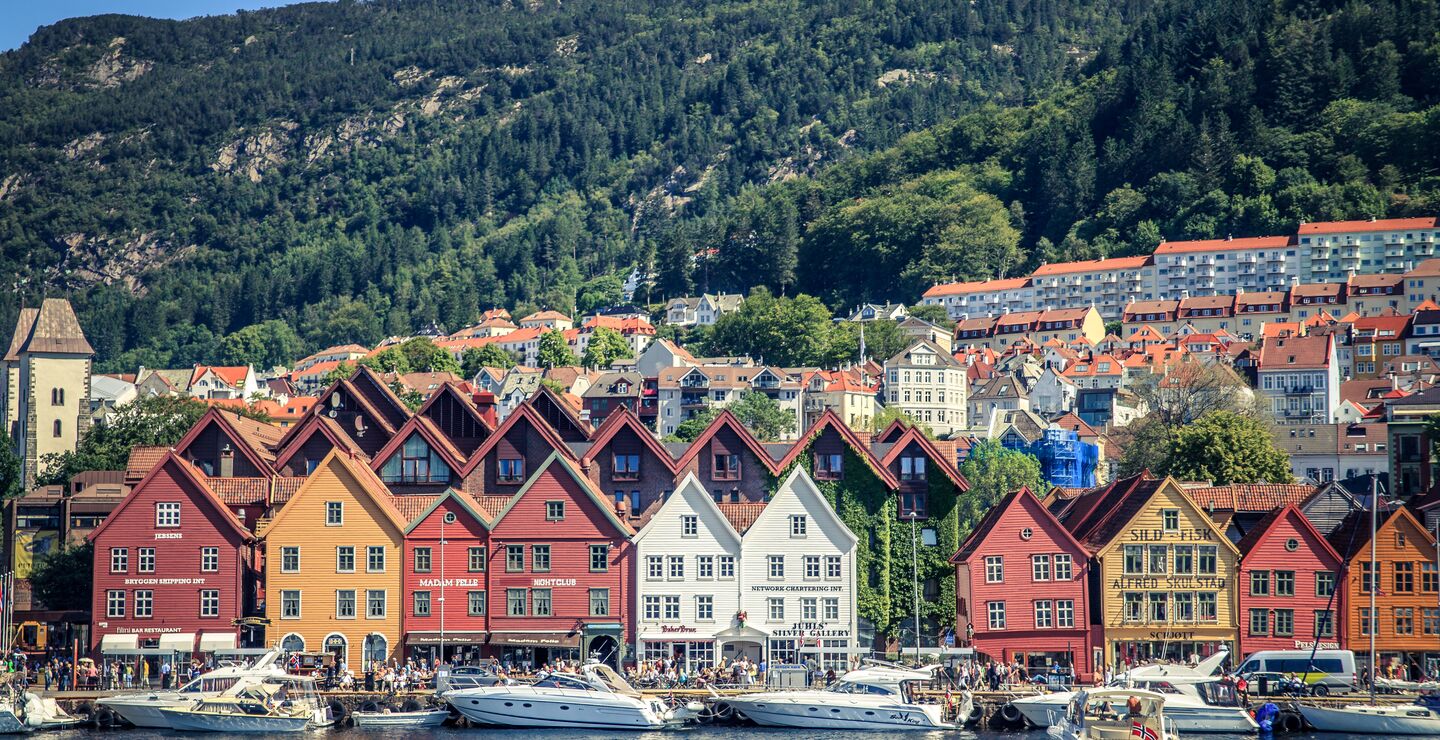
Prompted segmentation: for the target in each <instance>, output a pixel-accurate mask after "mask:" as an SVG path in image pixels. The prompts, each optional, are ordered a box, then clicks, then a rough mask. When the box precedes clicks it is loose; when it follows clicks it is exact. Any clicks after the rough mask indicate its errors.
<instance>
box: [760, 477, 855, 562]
mask: <svg viewBox="0 0 1440 740" xmlns="http://www.w3.org/2000/svg"><path fill="white" fill-rule="evenodd" d="M786 492H789V494H790V495H792V496H795V497H796V498H799V499H801V500H802V501H804V502H805V510H806V511H808V512H810V513H812V514H819V515H821V516H822V517H824V518H825V519H826V520H827V521H829V522H830V525H831V526H832V527H834V528H835V529H836V530H838V531H839V533H840V534H841V535H842V537H843V538H844V539H845V540H847V541H848V546H847V548H846V549H849V548H850V547H854V546H855V543H857V542H859V541H860V540H859V538H858V537H856V536H855V533H854V532H851V531H850V528H849V527H847V526H845V522H844V521H842V520H841V519H840V515H839V514H836V513H835V509H834V508H833V507H832V506H830V502H829V501H827V500H826V499H825V494H823V493H820V489H819V488H818V487H817V486H816V485H815V481H814V480H812V479H811V478H810V474H809V473H806V472H805V469H804V468H801V467H796V468H795V469H793V470H791V471H790V474H789V475H787V476H785V480H784V482H782V483H781V484H780V487H779V488H776V489H775V495H773V496H771V497H770V501H769V502H767V503H766V504H765V510H764V511H762V512H760V516H758V517H756V518H755V523H754V524H751V525H750V528H749V529H747V530H746V531H745V537H749V536H750V533H751V532H757V531H761V530H759V529H758V526H759V525H760V523H761V522H764V521H766V520H767V519H768V518H770V517H775V516H784V515H783V514H777V513H775V512H777V511H779V510H780V509H782V508H784V507H782V506H777V505H776V503H777V502H780V501H783V500H784V496H785V494H786Z"/></svg>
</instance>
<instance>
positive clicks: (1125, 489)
mask: <svg viewBox="0 0 1440 740" xmlns="http://www.w3.org/2000/svg"><path fill="white" fill-rule="evenodd" d="M1059 516H1060V519H1061V521H1062V522H1063V523H1064V524H1065V526H1066V527H1067V528H1068V529H1069V530H1070V531H1071V533H1073V534H1074V535H1075V537H1076V539H1078V540H1079V541H1080V543H1081V544H1082V545H1084V546H1085V548H1086V549H1087V550H1089V551H1090V553H1091V556H1092V558H1093V559H1094V563H1093V564H1092V568H1091V573H1092V574H1093V575H1092V577H1094V578H1097V579H1099V581H1100V582H1099V588H1098V589H1097V591H1098V593H1099V594H1100V602H1099V604H1097V605H1096V608H1095V613H1096V614H1098V615H1100V616H1101V620H1102V624H1101V629H1102V631H1103V634H1101V635H1095V636H1093V640H1092V645H1093V649H1094V651H1095V652H1096V655H1095V658H1096V660H1097V665H1108V666H1111V667H1116V668H1118V669H1123V667H1124V666H1125V665H1126V664H1127V663H1135V662H1138V661H1144V660H1152V659H1177V660H1189V659H1191V658H1193V657H1200V658H1204V657H1206V656H1209V655H1211V654H1213V653H1214V652H1216V651H1217V650H1219V649H1221V648H1227V649H1229V650H1230V651H1231V653H1232V654H1234V651H1235V647H1236V641H1237V638H1238V636H1239V632H1238V623H1237V622H1236V614H1237V610H1236V590H1235V589H1236V585H1235V573H1236V567H1237V563H1238V561H1239V550H1238V549H1236V547H1235V545H1234V544H1233V543H1232V542H1230V540H1229V538H1227V537H1226V536H1225V533H1224V531H1223V530H1222V529H1220V528H1219V527H1218V526H1217V525H1216V524H1215V522H1214V521H1213V520H1212V519H1211V518H1210V517H1209V516H1208V515H1207V514H1206V513H1205V511H1204V510H1203V509H1202V508H1200V506H1199V505H1197V504H1196V503H1195V502H1194V500H1192V499H1191V498H1190V497H1189V496H1188V495H1187V494H1186V493H1185V491H1184V489H1182V488H1181V487H1180V486H1179V485H1178V484H1176V482H1175V481H1174V480H1173V479H1171V478H1165V479H1163V480H1162V479H1155V478H1151V477H1140V476H1137V477H1134V478H1125V479H1122V480H1118V481H1115V482H1114V483H1111V484H1110V485H1108V486H1106V487H1104V488H1102V489H1099V490H1098V491H1095V492H1094V493H1090V494H1087V495H1083V496H1080V497H1078V498H1075V499H1073V500H1072V501H1070V502H1069V503H1068V504H1066V505H1065V506H1064V508H1063V509H1061V511H1060V514H1059Z"/></svg>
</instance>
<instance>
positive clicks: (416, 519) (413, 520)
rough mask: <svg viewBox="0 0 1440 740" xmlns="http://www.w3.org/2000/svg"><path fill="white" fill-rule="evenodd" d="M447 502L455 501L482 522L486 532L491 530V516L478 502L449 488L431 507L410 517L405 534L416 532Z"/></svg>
mask: <svg viewBox="0 0 1440 740" xmlns="http://www.w3.org/2000/svg"><path fill="white" fill-rule="evenodd" d="M445 501H454V502H455V503H457V504H459V505H460V508H462V509H464V510H465V511H466V513H468V514H469V515H470V516H472V517H475V521H477V522H480V526H482V527H484V528H485V530H486V531H489V530H490V522H491V519H490V516H489V515H488V514H486V513H485V510H484V509H483V508H482V507H481V506H480V503H479V502H478V501H476V500H475V499H473V498H471V497H470V496H468V495H466V494H463V493H461V492H459V491H457V490H455V489H453V488H447V489H445V492H444V493H442V494H440V495H439V496H436V497H435V500H434V501H432V502H430V505H429V506H427V507H425V509H424V510H423V511H421V512H420V513H419V514H416V515H415V516H413V517H410V523H409V524H407V525H406V526H405V534H406V535H409V534H410V533H411V532H412V531H414V529H415V528H416V527H418V526H420V523H421V522H423V521H425V520H426V519H427V518H429V516H430V515H431V514H434V513H435V510H436V509H438V508H440V504H441V503H443V502H445Z"/></svg>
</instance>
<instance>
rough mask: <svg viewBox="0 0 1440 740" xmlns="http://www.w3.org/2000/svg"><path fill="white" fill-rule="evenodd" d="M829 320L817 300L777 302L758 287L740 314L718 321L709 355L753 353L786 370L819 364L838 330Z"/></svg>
mask: <svg viewBox="0 0 1440 740" xmlns="http://www.w3.org/2000/svg"><path fill="white" fill-rule="evenodd" d="M830 319H831V317H830V310H829V309H827V308H825V304H823V303H821V302H820V301H819V299H817V298H815V297H813V296H808V295H799V296H795V297H794V298H788V297H780V298H776V297H775V296H772V295H771V294H770V291H768V290H765V289H764V288H757V289H755V290H753V291H751V293H750V295H749V297H748V298H746V299H745V302H744V303H743V304H741V306H740V310H738V311H734V312H732V313H728V314H725V315H724V316H721V317H720V319H719V320H718V321H716V322H715V325H714V326H713V327H712V328H711V333H710V338H709V340H708V341H707V342H706V352H707V354H710V355H712V356H730V355H749V356H750V357H753V358H755V359H757V360H761V361H764V362H765V363H766V364H769V365H782V366H785V367H796V366H801V365H819V364H821V363H823V362H825V360H826V358H827V356H828V355H829V354H830V352H831V346H830V343H831V334H832V332H834V330H835V329H834V326H833V324H832V323H831V320H830Z"/></svg>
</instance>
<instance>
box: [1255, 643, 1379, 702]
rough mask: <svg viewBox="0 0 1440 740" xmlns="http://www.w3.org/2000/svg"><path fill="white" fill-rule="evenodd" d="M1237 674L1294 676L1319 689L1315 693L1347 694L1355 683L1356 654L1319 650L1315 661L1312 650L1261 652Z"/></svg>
mask: <svg viewBox="0 0 1440 740" xmlns="http://www.w3.org/2000/svg"><path fill="white" fill-rule="evenodd" d="M1235 672H1236V673H1237V674H1239V675H1242V676H1249V675H1251V674H1254V673H1279V674H1282V675H1285V674H1294V675H1295V677H1296V678H1302V677H1303V678H1304V680H1305V683H1307V684H1309V685H1310V686H1312V687H1317V688H1319V687H1323V688H1319V690H1317V691H1316V692H1315V693H1317V694H1324V693H1329V692H1330V691H1336V690H1338V691H1346V690H1349V688H1350V687H1351V686H1352V685H1354V683H1355V653H1353V652H1351V651H1349V650H1316V651H1314V659H1313V661H1312V659H1311V651H1309V650H1261V651H1259V652H1256V653H1252V654H1251V655H1250V657H1248V658H1246V659H1245V662H1244V663H1241V664H1240V667H1239V668H1237V669H1235Z"/></svg>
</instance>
